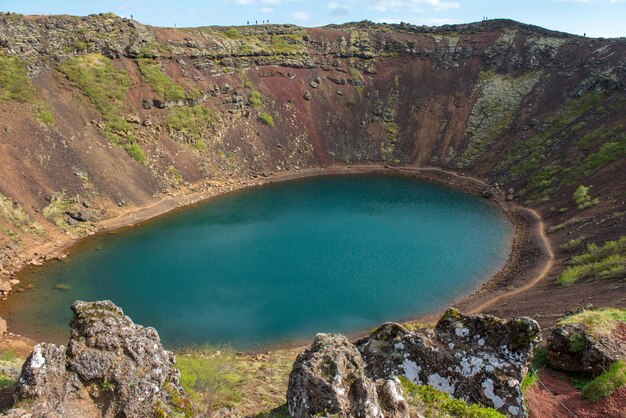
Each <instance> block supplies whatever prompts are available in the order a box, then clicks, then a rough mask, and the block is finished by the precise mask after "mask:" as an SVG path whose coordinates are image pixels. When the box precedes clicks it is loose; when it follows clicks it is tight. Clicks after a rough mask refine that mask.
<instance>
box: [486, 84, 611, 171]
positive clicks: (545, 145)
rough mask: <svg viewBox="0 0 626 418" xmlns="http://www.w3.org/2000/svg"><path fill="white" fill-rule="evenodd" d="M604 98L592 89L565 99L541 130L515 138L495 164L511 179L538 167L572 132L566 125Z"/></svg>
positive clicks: (601, 93) (573, 125)
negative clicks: (557, 144) (523, 138)
mask: <svg viewBox="0 0 626 418" xmlns="http://www.w3.org/2000/svg"><path fill="white" fill-rule="evenodd" d="M605 98H606V94H605V93H603V92H597V91H593V92H588V93H586V94H585V95H584V96H581V97H579V98H576V99H569V100H567V101H566V102H565V103H563V104H562V105H561V106H560V107H559V108H558V109H557V110H556V111H555V112H554V113H553V114H552V115H551V116H550V117H549V118H548V119H547V120H546V123H545V125H546V129H545V130H544V131H543V132H542V133H540V134H538V135H535V136H533V137H531V138H529V139H527V140H522V141H519V142H517V143H516V144H515V145H514V146H513V147H512V148H511V149H510V150H509V152H508V153H507V155H506V156H505V157H504V158H503V159H502V160H501V161H500V163H499V164H498V167H497V169H498V171H500V172H505V173H506V175H505V178H504V179H505V180H509V181H514V180H518V179H521V178H523V177H524V176H527V175H528V173H529V172H531V171H533V170H536V169H538V168H539V167H541V165H542V164H543V163H544V160H545V159H546V157H547V156H548V154H549V152H550V151H551V148H552V147H553V146H554V144H556V143H559V142H561V141H563V140H565V139H566V138H568V137H569V136H570V135H571V131H570V130H569V129H568V127H572V128H574V127H576V126H577V125H578V123H580V120H579V118H580V117H581V116H582V115H584V114H585V113H586V112H587V111H589V110H591V109H593V108H594V107H596V106H598V104H599V103H600V102H602V101H603V100H604V99H605Z"/></svg>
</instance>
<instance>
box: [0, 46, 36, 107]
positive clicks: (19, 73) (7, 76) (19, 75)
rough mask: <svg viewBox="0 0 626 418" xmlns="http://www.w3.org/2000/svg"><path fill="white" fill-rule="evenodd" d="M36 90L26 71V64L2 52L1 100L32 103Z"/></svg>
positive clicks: (0, 55) (0, 66) (0, 63)
mask: <svg viewBox="0 0 626 418" xmlns="http://www.w3.org/2000/svg"><path fill="white" fill-rule="evenodd" d="M34 99H35V91H34V90H33V86H32V84H31V82H30V80H29V78H28V75H27V73H26V64H24V62H23V61H22V60H20V59H19V58H16V57H9V56H6V55H4V54H1V53H0V100H15V101H18V102H25V103H32V102H33V101H34Z"/></svg>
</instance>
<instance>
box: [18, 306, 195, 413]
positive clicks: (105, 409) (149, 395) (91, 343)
mask: <svg viewBox="0 0 626 418" xmlns="http://www.w3.org/2000/svg"><path fill="white" fill-rule="evenodd" d="M72 311H73V312H74V317H73V319H72V321H71V323H70V326H71V335H70V340H69V345H68V347H67V348H65V347H64V346H57V345H54V344H38V345H37V346H35V348H34V350H33V352H32V354H31V355H30V356H29V357H28V359H27V360H26V362H25V363H24V366H23V368H22V374H21V376H20V380H19V384H18V400H21V401H26V402H18V404H17V405H18V406H19V407H16V408H15V409H13V410H10V411H8V412H7V415H9V416H33V417H39V416H45V417H114V416H123V417H145V416H159V415H163V414H171V413H175V412H179V413H180V412H183V413H184V412H186V413H190V412H191V409H190V406H189V403H188V401H187V400H186V399H185V397H184V392H183V390H182V388H181V386H180V384H179V373H178V370H177V369H176V368H175V367H174V360H175V359H174V355H173V354H172V353H171V352H169V351H166V350H164V349H163V346H162V345H161V342H160V340H159V336H158V334H157V332H156V331H155V330H154V329H153V328H148V327H142V326H139V325H135V324H134V323H133V322H132V321H131V319H130V318H128V317H127V316H125V315H124V313H123V312H122V310H121V309H120V308H118V307H117V306H115V305H114V304H113V303H112V302H110V301H103V302H75V303H74V304H73V305H72Z"/></svg>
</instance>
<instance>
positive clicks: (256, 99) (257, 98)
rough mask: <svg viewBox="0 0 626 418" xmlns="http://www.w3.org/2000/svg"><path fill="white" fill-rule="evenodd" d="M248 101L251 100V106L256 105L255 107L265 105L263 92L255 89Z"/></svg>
mask: <svg viewBox="0 0 626 418" xmlns="http://www.w3.org/2000/svg"><path fill="white" fill-rule="evenodd" d="M248 102H250V106H252V107H254V108H258V107H261V106H263V96H261V93H259V92H258V91H256V90H253V91H252V93H250V98H249V99H248Z"/></svg>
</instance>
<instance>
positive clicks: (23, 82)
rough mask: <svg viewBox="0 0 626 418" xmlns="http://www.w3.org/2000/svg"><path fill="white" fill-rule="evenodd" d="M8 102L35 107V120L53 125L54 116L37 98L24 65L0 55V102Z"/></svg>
mask: <svg viewBox="0 0 626 418" xmlns="http://www.w3.org/2000/svg"><path fill="white" fill-rule="evenodd" d="M8 100H14V101H17V102H22V103H30V104H33V105H35V118H36V119H37V120H39V121H40V122H42V123H44V124H46V125H52V124H54V115H53V114H52V112H51V111H50V109H48V107H47V106H46V104H45V103H44V102H43V101H42V100H40V99H38V98H37V94H36V92H35V88H34V87H33V84H32V83H31V81H30V79H29V78H28V74H27V73H26V64H24V62H23V61H21V60H20V59H19V58H16V57H8V56H6V55H4V54H2V53H0V101H8Z"/></svg>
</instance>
